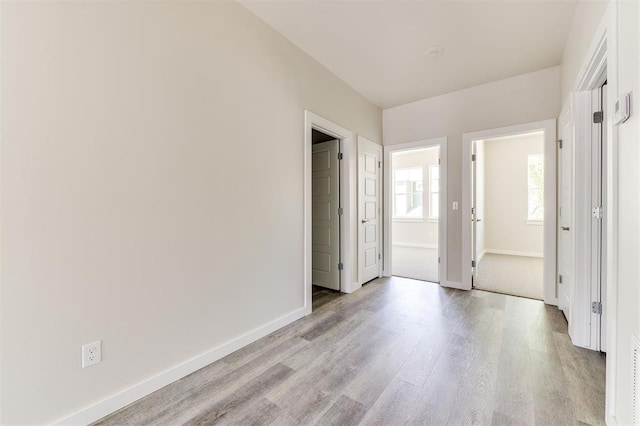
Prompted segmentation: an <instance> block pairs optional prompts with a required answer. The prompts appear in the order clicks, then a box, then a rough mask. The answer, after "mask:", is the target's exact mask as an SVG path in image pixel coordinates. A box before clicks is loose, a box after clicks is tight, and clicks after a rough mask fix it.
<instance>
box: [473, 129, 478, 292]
mask: <svg viewBox="0 0 640 426" xmlns="http://www.w3.org/2000/svg"><path fill="white" fill-rule="evenodd" d="M477 170H478V167H477V154H476V142H475V141H474V142H472V143H471V283H472V285H474V286H475V285H476V283H477V280H478V199H477V194H478V177H477Z"/></svg>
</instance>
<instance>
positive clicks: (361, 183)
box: [358, 137, 382, 284]
mask: <svg viewBox="0 0 640 426" xmlns="http://www.w3.org/2000/svg"><path fill="white" fill-rule="evenodd" d="M381 171H382V147H381V146H380V145H378V144H375V143H373V142H371V141H368V140H366V139H364V138H362V137H359V138H358V221H359V223H358V282H359V283H360V284H364V283H366V282H367V281H370V280H372V279H374V278H377V277H379V276H380V275H381V273H382V259H381V258H382V255H381V253H382V251H381V249H382V244H381V239H382V238H381V235H382V233H381V225H382V220H381V217H380V216H381V214H380V212H381V210H382V209H381V205H380V201H381V195H382V194H381V191H380V189H381V183H382V176H381Z"/></svg>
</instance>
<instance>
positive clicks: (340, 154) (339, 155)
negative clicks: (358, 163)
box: [338, 152, 342, 160]
mask: <svg viewBox="0 0 640 426" xmlns="http://www.w3.org/2000/svg"><path fill="white" fill-rule="evenodd" d="M338 160H342V153H341V152H339V153H338Z"/></svg>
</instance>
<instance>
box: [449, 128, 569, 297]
mask: <svg viewBox="0 0 640 426" xmlns="http://www.w3.org/2000/svg"><path fill="white" fill-rule="evenodd" d="M523 135H528V136H526V137H536V138H537V137H539V136H540V135H541V137H542V151H541V153H540V151H536V152H533V151H531V152H523V153H522V154H519V159H516V157H515V156H514V155H515V153H514V154H513V155H511V156H503V158H500V157H498V161H497V164H496V165H492V166H491V170H489V166H488V164H487V161H484V162H483V166H482V165H481V166H480V171H481V173H480V175H481V176H483V177H481V178H479V177H475V178H474V175H476V173H477V172H478V170H477V169H478V167H477V164H475V163H476V161H474V160H476V158H477V157H476V156H485V157H486V151H487V147H490V145H489V144H491V143H495V144H500V143H502V142H498V141H500V140H502V141H504V140H508V142H505V143H504V146H508V147H510V149H516V145H514V144H516V143H517V142H514V141H516V140H518V139H519V138H526V137H525V136H523ZM516 136H517V137H516ZM494 140H498V141H494ZM478 141H490V142H489V143H484V145H483V143H480V144H478ZM507 144H510V145H507ZM496 146H498V145H496ZM489 149H491V147H490V148H489ZM480 151H481V152H480ZM541 154H542V155H541ZM530 155H531V157H530ZM462 158H463V161H462V212H461V213H462V266H463V271H464V273H463V275H462V289H465V290H471V289H472V288H473V287H474V286H475V284H477V283H478V280H479V279H480V280H481V279H482V277H480V278H479V276H478V274H480V275H487V274H485V273H484V271H483V270H481V269H480V268H479V263H480V262H479V261H478V260H479V259H480V256H481V255H482V254H483V252H484V256H482V257H483V259H480V260H483V261H485V260H487V262H486V263H487V264H489V262H488V260H489V258H487V256H488V254H498V255H510V256H513V255H528V256H521V257H537V256H539V255H540V252H539V251H535V250H540V246H539V245H538V246H537V248H536V249H531V248H527V247H526V246H524V245H521V246H514V247H516V249H514V248H513V247H511V248H509V249H508V250H505V249H501V248H499V247H488V246H487V244H489V243H491V240H488V239H487V237H488V235H487V231H488V229H483V228H489V227H491V226H485V225H486V224H487V220H489V225H491V222H493V223H495V224H496V225H494V227H495V226H497V227H498V230H499V231H501V232H502V233H503V234H505V233H508V234H509V235H507V237H509V238H514V239H516V240H517V239H523V238H522V234H519V233H521V232H525V231H519V230H517V229H519V228H515V227H514V226H515V225H509V226H506V225H505V226H503V227H502V228H500V226H501V224H500V223H498V222H496V221H495V219H485V217H487V218H488V216H486V214H489V215H490V216H489V217H491V216H492V215H491V213H489V210H492V209H495V207H496V206H495V205H493V202H492V205H489V200H488V194H487V193H486V192H485V193H484V194H483V195H481V197H483V196H484V199H482V198H481V199H480V200H478V194H477V193H476V190H475V187H476V186H478V185H480V186H487V182H490V181H493V180H496V179H503V180H507V182H508V183H510V184H512V185H515V183H516V181H518V182H519V186H520V187H521V188H523V189H522V190H520V192H519V194H520V197H519V200H520V201H519V202H516V199H514V198H512V197H503V198H508V200H507V204H504V206H502V207H501V208H500V210H501V211H498V212H496V214H508V215H509V218H508V219H509V220H516V219H517V220H518V221H519V226H528V227H530V228H525V229H528V231H529V232H535V230H536V229H538V230H539V229H540V228H542V263H543V265H542V297H541V298H542V300H543V301H544V302H545V303H546V304H550V305H557V304H558V299H557V287H556V280H555V277H556V121H555V120H545V121H538V122H533V123H526V124H518V125H514V126H509V127H502V128H498V129H490V130H483V131H479V132H473V133H465V134H464V135H463V136H462ZM492 164H493V163H492ZM517 164H519V166H517ZM514 167H516V168H517V170H518V171H519V173H516V171H514V170H515V169H514ZM482 168H484V170H482ZM504 170H507V171H509V170H510V172H509V175H508V176H507V177H504V176H503V177H502V178H497V177H494V176H493V174H494V172H500V171H504ZM514 173H516V174H517V175H518V176H519V177H518V178H517V179H516V174H514ZM540 173H541V174H542V176H539V174H540ZM540 181H542V182H540ZM506 191H507V189H498V196H501V195H503V194H500V192H506ZM540 197H542V202H540ZM478 201H479V202H480V204H481V206H480V207H481V208H482V211H480V210H479V209H478V208H477V207H478V206H476V204H477V203H478ZM493 217H500V216H499V215H498V216H495V215H494V216H493ZM479 219H481V220H482V221H479ZM501 220H507V219H506V218H503V219H501ZM527 222H529V223H527ZM504 223H506V222H504ZM478 231H480V235H478ZM538 238H539V237H538ZM483 239H484V241H482V240H483ZM487 249H494V251H496V252H497V253H489V251H490V250H487ZM534 254H535V255H536V256H531V255H534ZM484 258H486V259H484ZM532 263H533V262H532ZM498 268H499V267H496V269H498ZM505 269H506V268H505ZM501 275H504V276H505V277H506V276H508V275H509V271H507V270H505V271H504V272H502V273H501ZM527 297H531V296H527ZM538 297H540V296H536V298H538Z"/></svg>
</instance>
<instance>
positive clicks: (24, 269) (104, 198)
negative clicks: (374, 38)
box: [0, 2, 381, 424]
mask: <svg viewBox="0 0 640 426" xmlns="http://www.w3.org/2000/svg"><path fill="white" fill-rule="evenodd" d="M1 7H2V11H1V13H2V16H1V19H2V21H1V26H2V30H1V31H2V33H1V39H2V45H1V49H2V51H1V55H2V76H1V90H2V98H1V104H2V117H1V120H2V121H1V146H0V149H1V150H2V155H1V157H0V158H1V160H0V161H1V163H0V167H1V199H0V201H1V203H2V217H1V224H0V225H1V228H0V231H1V241H0V242H1V245H2V259H1V265H0V266H1V276H0V277H1V294H2V299H1V301H0V302H1V306H0V311H1V317H0V320H1V324H2V325H1V326H2V329H1V336H2V345H1V349H0V356H1V372H2V377H1V379H0V381H1V390H2V400H1V401H0V406H2V414H1V415H2V417H1V418H0V423H2V424H41V423H47V422H51V421H54V420H56V419H58V418H61V417H63V416H65V415H68V414H70V413H72V412H74V411H75V410H79V409H82V408H84V407H86V406H88V405H89V404H92V403H94V402H96V401H99V400H101V399H102V398H105V397H107V396H109V395H111V394H113V393H116V392H118V391H120V390H123V389H125V388H127V387H129V386H132V385H135V384H137V383H139V382H140V381H142V380H144V379H147V378H149V377H150V376H153V375H155V374H157V373H160V372H162V371H164V370H166V369H169V368H171V367H173V366H175V365H177V364H179V363H182V362H184V361H186V360H188V359H190V358H192V357H195V356H197V355H199V354H202V353H203V352H205V351H207V350H209V349H211V348H213V347H215V346H217V345H220V344H222V343H225V342H227V341H229V340H230V339H233V338H236V337H238V336H240V335H242V334H244V333H246V332H248V331H250V330H253V329H255V328H256V327H259V326H261V325H263V324H265V323H268V322H270V321H272V320H275V319H277V318H280V317H282V316H284V315H286V314H289V313H292V312H296V311H298V310H299V309H300V308H301V307H302V306H303V303H304V300H303V286H302V282H303V140H304V109H309V110H312V111H314V112H315V113H317V114H320V115H322V116H324V117H326V118H328V119H330V120H332V121H334V122H336V123H337V124H339V125H341V126H344V127H346V128H349V129H351V130H353V131H354V132H356V133H359V134H362V135H364V136H366V137H367V138H369V139H371V140H374V141H380V140H381V112H380V110H379V109H378V108H376V107H374V106H373V105H371V104H370V103H369V102H367V101H366V100H364V99H363V98H362V97H361V96H360V95H359V94H357V93H356V92H355V91H354V90H352V89H350V88H349V87H348V86H346V85H345V84H343V83H342V82H341V81H339V80H338V79H337V78H336V77H334V76H333V75H332V74H330V73H329V72H328V71H327V70H326V69H324V68H322V67H321V66H320V65H319V64H318V63H317V62H315V61H314V60H313V59H311V58H310V57H308V56H307V55H305V54H303V53H302V52H301V51H300V50H298V49H297V48H295V47H294V46H293V45H291V44H290V43H289V42H287V41H286V40H285V39H284V38H283V37H282V36H281V35H279V34H278V33H276V32H275V31H273V30H271V29H270V28H269V27H267V26H266V25H265V24H264V23H262V22H261V21H260V20H258V19H257V18H255V17H254V16H253V15H251V14H250V13H249V12H248V11H246V10H245V9H244V8H242V7H241V6H240V5H238V4H236V3H234V2H55V3H46V2H38V3H36V2H3V3H2V6H1ZM97 339H102V342H103V359H104V360H103V362H102V364H99V365H97V366H94V367H90V368H88V369H85V370H83V369H81V368H80V347H81V345H82V344H85V343H88V342H91V341H94V340H97Z"/></svg>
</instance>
